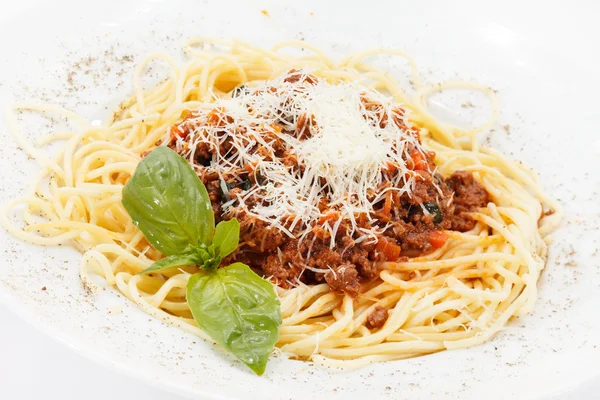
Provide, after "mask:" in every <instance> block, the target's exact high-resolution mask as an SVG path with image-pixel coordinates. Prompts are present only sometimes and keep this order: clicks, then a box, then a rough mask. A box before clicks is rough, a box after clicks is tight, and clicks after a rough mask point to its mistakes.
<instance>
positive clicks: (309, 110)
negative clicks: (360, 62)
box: [177, 71, 424, 247]
mask: <svg viewBox="0 0 600 400" xmlns="http://www.w3.org/2000/svg"><path fill="white" fill-rule="evenodd" d="M295 74H296V75H298V74H301V75H302V76H301V78H300V80H299V82H289V77H290V76H291V75H287V76H286V75H284V76H282V77H280V78H278V79H275V80H271V81H267V82H264V83H262V84H259V85H257V86H255V87H253V88H251V89H248V90H245V91H239V92H240V93H238V96H237V97H234V98H227V99H218V100H216V101H215V102H214V103H210V104H207V105H206V106H205V107H203V108H202V109H200V110H197V111H196V112H195V114H194V116H193V117H192V118H188V119H186V120H184V121H183V122H182V123H181V124H180V126H179V128H180V130H183V129H182V125H183V124H186V128H187V130H188V131H189V132H190V133H189V134H188V135H187V136H186V137H183V138H179V139H178V142H177V149H178V151H181V152H182V154H184V155H185V156H186V158H187V159H188V160H189V161H190V163H191V164H192V165H193V166H194V167H196V168H198V169H200V168H203V169H204V170H206V171H208V172H211V173H216V174H218V175H219V176H220V177H221V187H222V190H223V192H224V193H227V192H228V190H227V185H226V183H225V177H227V178H229V179H231V178H233V179H235V180H237V181H238V182H242V181H243V179H245V178H244V176H247V174H248V170H247V169H245V168H247V166H252V167H253V168H255V169H254V173H255V176H256V177H260V184H259V185H253V186H252V188H251V189H250V190H247V191H244V192H242V194H241V195H239V196H238V197H237V198H236V199H232V200H231V201H229V202H226V203H225V204H224V205H223V209H224V211H234V212H239V211H244V212H246V213H247V214H248V215H251V216H254V217H256V218H257V219H260V220H262V221H265V222H267V223H268V224H269V225H270V226H272V227H275V228H277V229H280V230H281V231H283V232H284V233H286V234H287V235H288V236H290V237H301V238H303V237H304V236H305V235H306V234H308V233H309V232H311V230H312V229H313V228H314V227H315V226H317V225H319V226H321V227H322V228H323V229H326V230H327V231H328V232H329V235H330V237H331V247H333V246H334V242H335V237H336V234H337V231H338V230H339V228H340V226H341V224H342V222H343V221H348V222H349V226H350V230H351V231H350V232H347V233H348V234H350V235H354V236H355V237H356V238H357V240H360V241H363V240H374V241H376V240H377V235H379V234H380V233H381V232H382V231H383V230H384V229H385V227H384V228H377V227H373V228H371V229H364V228H361V227H359V226H358V224H357V221H356V218H357V216H358V215H360V214H365V215H366V216H367V218H369V219H370V218H371V213H372V212H373V207H374V205H375V204H376V203H378V202H380V201H381V200H383V199H384V198H385V196H386V194H387V192H388V191H397V192H399V194H400V195H402V194H404V193H406V194H408V195H410V194H411V188H412V187H413V185H414V179H415V178H414V176H415V173H414V172H413V171H412V169H410V168H409V166H408V165H407V161H406V160H410V159H411V156H410V154H408V145H409V144H410V145H411V148H413V149H416V150H417V151H419V152H421V153H422V154H424V151H423V149H422V147H421V144H420V142H419V140H418V138H417V137H416V136H415V135H414V133H411V132H410V131H409V129H408V128H406V127H407V126H410V123H409V122H408V120H407V116H406V113H405V112H404V111H403V110H401V109H399V108H398V105H396V104H394V103H393V102H392V100H391V99H390V98H388V97H386V96H384V95H383V94H381V93H379V92H377V91H374V90H371V89H367V88H365V87H362V86H360V85H358V84H355V83H347V82H340V83H337V84H332V83H329V82H327V81H325V80H323V79H321V80H318V81H317V80H316V79H315V78H314V77H312V79H311V78H309V77H310V76H309V75H307V73H306V72H304V71H302V72H295ZM286 78H288V79H286ZM305 79H307V81H305ZM313 79H314V82H312V80H313ZM396 120H400V121H402V123H396V122H395V121H396ZM307 121H308V122H307ZM300 122H302V124H300ZM299 125H303V126H305V128H304V129H305V130H304V132H306V134H298V132H297V129H298V128H299ZM281 130H283V132H281ZM295 131H296V135H294V134H290V132H291V133H293V132H295ZM281 145H283V147H284V150H285V152H286V153H287V154H288V155H291V156H293V157H295V159H296V160H297V163H296V165H289V164H290V163H286V162H285V160H284V159H282V158H280V157H277V155H276V154H278V152H279V153H280V152H281V148H280V147H281ZM198 146H205V147H206V146H208V148H209V149H210V152H211V154H212V160H211V161H210V165H209V166H203V167H201V166H199V165H197V163H196V161H195V159H196V157H195V152H196V151H198V150H197V149H198ZM223 146H226V148H227V149H228V150H227V151H226V152H225V154H221V153H220V152H219V148H220V147H223ZM390 165H393V166H394V168H395V169H396V170H397V173H395V174H394V175H393V176H394V180H393V181H391V182H390V183H391V184H388V185H387V186H386V185H385V184H386V178H385V177H384V174H383V172H384V171H385V170H386V168H389V166H390ZM382 187H385V188H384V189H383V190H382V189H381V188H382ZM251 199H252V201H251V203H252V204H250V205H249V204H248V203H249V202H250V200H251ZM256 199H258V200H259V201H255V200H256ZM323 202H326V203H327V205H328V206H327V210H326V211H324V212H322V211H321V209H320V207H319V205H320V204H323ZM332 211H333V212H335V217H336V220H335V222H333V223H330V222H321V223H320V222H319V221H320V219H322V218H323V217H325V216H326V215H327V214H330V213H331V212H332Z"/></svg>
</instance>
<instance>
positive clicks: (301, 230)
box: [166, 70, 490, 327]
mask: <svg viewBox="0 0 600 400" xmlns="http://www.w3.org/2000/svg"><path fill="white" fill-rule="evenodd" d="M319 82H320V80H319V79H318V78H317V77H315V76H313V75H310V74H307V73H303V72H301V71H295V70H292V71H290V72H288V73H287V75H286V76H285V77H284V78H283V85H284V87H285V90H286V91H287V94H286V96H280V98H281V100H280V101H281V104H278V105H277V106H276V107H275V108H274V109H275V110H276V111H274V113H275V114H277V115H276V118H270V119H268V120H265V122H260V123H259V122H256V121H255V122H254V123H253V124H252V125H251V126H249V125H248V124H238V123H237V122H238V120H239V119H240V117H239V114H240V113H241V112H240V111H239V110H238V111H237V114H238V116H237V117H236V115H235V114H236V112H233V111H232V110H231V109H228V108H227V107H222V106H220V107H215V108H212V109H210V110H207V111H193V112H190V113H189V114H187V115H186V116H185V117H184V118H183V119H182V121H181V122H180V123H178V124H177V125H174V126H173V127H172V128H171V130H170V136H169V138H168V141H167V143H166V144H167V146H169V147H171V148H172V149H174V150H175V151H177V152H178V153H179V154H181V155H182V156H184V157H186V158H187V159H188V160H190V162H191V163H192V165H193V166H194V168H195V170H196V172H197V173H198V176H199V177H200V179H201V180H202V182H203V183H204V185H205V186H206V188H207V190H208V192H209V196H210V200H211V203H212V207H213V211H214V213H215V219H216V220H217V221H220V220H227V219H231V218H234V217H235V218H237V219H238V221H239V222H240V228H241V233H240V246H239V248H238V250H237V251H235V252H234V253H233V254H231V255H230V256H229V257H228V258H227V260H224V263H225V264H228V263H231V262H234V261H240V262H244V263H246V264H248V265H249V266H250V267H252V268H253V269H255V270H257V271H260V273H262V275H263V276H266V277H269V278H270V280H271V281H273V282H274V283H276V284H278V285H280V286H282V287H284V288H289V287H291V286H295V285H297V284H298V283H299V282H302V283H307V284H315V283H323V282H326V283H327V284H329V286H330V288H331V290H335V291H344V292H346V293H348V294H350V295H353V296H356V295H357V294H358V293H359V292H360V288H361V282H364V281H368V280H370V279H372V278H374V277H376V275H377V267H376V263H377V262H381V261H402V260H408V258H410V257H415V256H419V255H422V254H426V253H428V252H431V251H433V250H435V249H436V248H440V247H442V246H444V244H445V242H446V240H447V239H448V235H447V234H446V233H445V231H447V230H455V231H461V232H464V231H468V230H471V229H473V227H474V225H475V221H474V220H472V219H471V218H470V216H469V212H470V211H474V210H476V209H477V208H479V207H484V206H485V205H486V204H487V203H488V202H489V200H490V199H489V195H488V193H487V192H486V190H485V188H484V187H483V186H482V185H481V184H480V183H479V182H478V181H477V180H475V179H474V177H473V175H472V174H471V173H470V172H467V171H456V172H454V173H453V174H452V175H450V176H447V177H442V176H440V175H439V174H438V173H437V172H436V166H435V163H434V159H435V153H433V152H431V151H425V150H423V149H422V148H421V147H420V144H421V138H420V130H419V128H418V127H416V126H414V125H410V124H409V123H407V119H406V118H405V114H406V110H404V109H403V108H401V107H399V106H394V107H392V108H389V107H387V108H386V107H383V106H382V103H381V102H379V101H377V100H375V99H372V98H370V97H369V94H368V93H361V94H360V110H361V111H362V112H363V118H364V120H365V122H366V123H368V124H370V125H371V126H373V127H374V129H386V128H389V126H388V125H389V124H394V125H395V126H394V129H397V130H399V132H402V135H404V136H403V137H405V138H408V139H409V140H407V141H405V142H402V145H400V144H398V145H396V144H392V145H391V146H390V151H391V152H395V153H396V154H395V157H396V158H395V159H396V160H397V161H394V162H388V163H387V164H386V165H383V166H382V167H381V168H380V174H381V178H382V179H381V182H380V183H379V184H378V186H377V187H372V188H369V189H368V190H367V193H366V198H367V200H368V201H371V202H372V207H371V209H370V210H369V212H368V213H367V212H359V213H354V214H352V215H351V216H348V214H346V216H345V217H344V215H342V211H341V210H342V209H343V207H342V206H340V203H339V202H338V203H335V204H332V203H334V202H332V201H331V198H330V196H328V192H329V191H331V190H333V189H331V187H330V186H328V185H327V184H326V183H325V184H323V182H321V185H320V186H318V187H319V188H320V191H321V193H307V196H311V195H312V196H319V201H318V203H317V205H316V207H318V214H319V216H318V218H316V219H315V220H314V221H312V222H311V224H308V223H305V222H301V223H297V221H298V218H297V217H298V216H297V215H292V214H290V215H286V216H284V217H283V218H280V220H281V221H282V222H281V225H280V226H282V227H283V228H285V229H282V228H280V227H277V226H274V225H273V224H271V223H269V221H268V220H265V219H261V218H260V217H258V216H257V215H254V214H253V212H252V210H253V209H255V208H256V207H257V206H261V207H265V202H266V200H265V199H264V197H261V196H259V195H258V193H259V192H260V190H261V186H266V185H277V182H273V181H271V182H268V181H266V178H265V177H264V176H261V173H260V168H258V167H259V164H260V163H273V162H275V161H277V163H278V165H280V166H281V168H285V169H286V170H289V171H292V172H291V173H294V174H296V175H302V174H303V173H304V172H305V170H306V168H307V165H306V163H304V162H303V160H302V157H301V156H299V153H298V151H296V149H295V148H294V146H293V145H290V143H301V142H303V141H307V140H310V139H311V138H312V137H313V136H314V135H316V134H318V133H319V129H322V127H320V125H319V121H317V120H316V117H315V115H314V114H310V113H308V112H305V111H304V112H303V111H302V110H300V111H297V110H296V111H297V113H296V115H292V114H293V113H292V112H289V110H290V109H291V108H293V107H295V105H294V101H295V98H294V93H295V91H298V92H299V93H301V92H302V90H304V89H306V88H307V87H309V86H314V85H318V84H319ZM280 91H281V88H280V87H262V88H259V89H255V90H250V89H248V88H245V87H238V88H236V89H235V90H234V91H233V92H232V96H233V97H238V96H246V97H252V96H255V97H260V96H271V97H273V95H274V94H277V93H279V92H280ZM290 93H291V95H290ZM275 98H277V97H275ZM245 107H246V109H245V110H243V113H247V114H255V113H256V112H258V110H257V109H255V108H257V107H254V106H248V105H247V104H246V106H245ZM286 110H288V112H286ZM296 111H294V112H296ZM243 113H242V114H243ZM249 130H252V135H250V134H249V132H248V131H249ZM209 131H210V132H211V135H212V138H211V140H203V139H202V138H203V135H204V136H207V135H208V132H209ZM204 139H206V138H204ZM398 143H400V142H398ZM400 147H401V148H400ZM240 149H243V151H244V152H246V153H247V154H249V155H251V156H252V157H250V156H247V157H246V158H245V161H244V160H241V161H240V159H241V157H239V154H237V153H239V152H241V150H240ZM236 157H237V158H236ZM223 160H234V161H223ZM248 160H258V161H248ZM401 164H402V165H401ZM223 165H226V166H231V168H229V169H225V170H224V169H219V167H220V166H223ZM400 175H402V176H400ZM314 179H316V180H318V179H321V180H322V178H320V177H319V176H315V177H314ZM409 179H410V182H409ZM394 182H403V183H404V184H406V182H409V183H410V185H409V186H410V190H400V189H401V188H399V187H397V186H394ZM314 187H317V186H314ZM353 196H354V197H356V196H357V194H356V193H348V198H353ZM241 203H243V207H241V206H240V204H241ZM267 206H269V207H277V204H268V205H267ZM307 225H309V226H308V227H307ZM334 228H335V229H334ZM364 232H376V234H375V235H372V234H371V235H370V236H369V237H368V238H367V239H365V235H363V234H362V233H364ZM383 314H384V313H383V311H381V310H380V312H379V314H378V315H377V316H376V317H377V318H375V317H373V318H372V319H373V321H371V323H370V324H371V325H372V326H373V327H379V326H381V325H382V324H383V322H385V318H387V313H385V314H386V315H385V318H384V316H383Z"/></svg>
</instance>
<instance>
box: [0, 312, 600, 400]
mask: <svg viewBox="0 0 600 400" xmlns="http://www.w3.org/2000/svg"><path fill="white" fill-rule="evenodd" d="M0 343H2V346H1V347H2V353H1V354H0V398H2V399H7V400H8V399H10V400H29V399H40V398H44V399H47V400H54V399H63V400H65V399H66V400H69V399H85V400H107V399H111V400H121V399H144V400H159V399H160V400H165V399H169V400H171V399H172V400H183V399H184V398H183V397H181V396H177V395H175V394H171V393H167V392H165V391H163V390H161V389H156V388H153V387H151V386H148V385H145V384H143V383H141V382H139V381H137V380H135V379H132V378H130V377H128V376H125V375H121V374H119V373H117V372H115V371H112V370H110V369H108V368H105V367H103V366H101V365H99V364H96V363H95V362H93V361H90V360H88V359H86V358H84V357H82V356H80V355H79V354H77V353H76V352H74V351H73V350H71V349H69V348H68V347H67V346H66V345H65V344H64V343H60V342H58V341H56V340H54V339H52V338H50V337H48V336H46V335H44V334H42V333H41V332H38V331H37V330H36V329H35V328H33V327H32V326H31V325H29V324H27V323H26V322H24V321H23V320H22V319H21V318H19V317H17V316H16V315H14V314H13V313H12V312H10V311H9V310H8V309H7V308H6V307H5V306H4V305H2V304H0ZM571 399H578V400H595V399H600V382H596V383H590V384H586V385H584V386H582V387H580V388H577V389H575V390H573V391H569V392H566V393H563V394H560V395H557V396H556V397H553V398H552V400H571ZM411 400H412V399H411Z"/></svg>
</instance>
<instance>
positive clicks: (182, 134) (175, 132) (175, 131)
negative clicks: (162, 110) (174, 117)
mask: <svg viewBox="0 0 600 400" xmlns="http://www.w3.org/2000/svg"><path fill="white" fill-rule="evenodd" d="M170 134H171V137H172V138H176V137H180V138H183V137H186V136H187V133H186V132H185V130H184V131H183V132H182V131H181V130H179V127H178V126H177V125H173V126H172V127H171V131H170Z"/></svg>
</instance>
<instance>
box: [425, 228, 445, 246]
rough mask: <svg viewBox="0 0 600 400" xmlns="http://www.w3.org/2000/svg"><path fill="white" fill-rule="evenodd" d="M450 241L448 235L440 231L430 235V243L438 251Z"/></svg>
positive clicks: (432, 232)
mask: <svg viewBox="0 0 600 400" xmlns="http://www.w3.org/2000/svg"><path fill="white" fill-rule="evenodd" d="M447 240H448V235H447V234H446V233H444V232H440V231H431V233H430V234H429V243H430V244H431V245H432V246H433V247H434V248H436V249H438V248H440V247H442V246H443V245H444V244H445V243H446V241H447Z"/></svg>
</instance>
